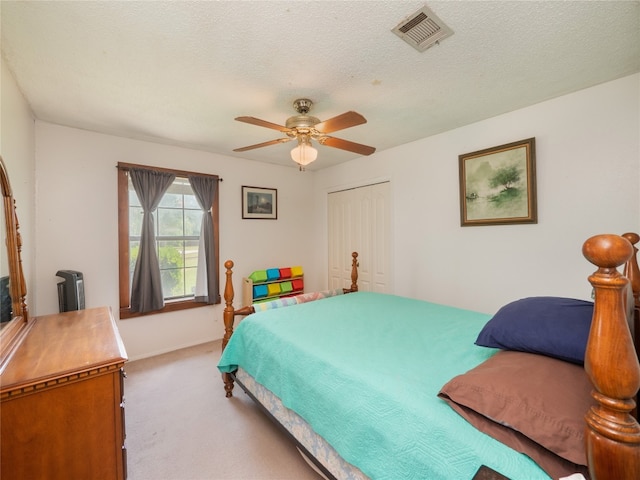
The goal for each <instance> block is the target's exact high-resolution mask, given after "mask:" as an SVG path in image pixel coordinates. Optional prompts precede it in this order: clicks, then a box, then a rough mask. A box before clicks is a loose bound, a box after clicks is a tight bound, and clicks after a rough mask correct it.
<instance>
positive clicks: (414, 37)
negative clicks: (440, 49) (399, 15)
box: [391, 6, 453, 52]
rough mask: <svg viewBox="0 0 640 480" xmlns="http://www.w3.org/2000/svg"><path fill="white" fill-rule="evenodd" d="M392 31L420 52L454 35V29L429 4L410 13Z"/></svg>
mask: <svg viewBox="0 0 640 480" xmlns="http://www.w3.org/2000/svg"><path fill="white" fill-rule="evenodd" d="M391 31H392V32H393V33H395V34H396V35H398V36H399V37H400V38H401V39H402V40H404V41H405V42H407V43H408V44H409V45H411V46H412V47H413V48H415V49H416V50H418V51H420V52H424V51H425V50H426V49H427V48H429V47H431V46H433V45H434V44H436V43H438V42H440V40H442V39H444V38H447V37H450V36H451V35H453V30H451V29H450V28H449V27H447V26H446V25H445V24H444V22H443V21H442V20H440V19H439V18H438V16H437V15H436V14H435V13H433V12H432V11H431V9H429V7H427V6H424V7H422V8H421V9H420V10H418V11H417V12H415V13H413V14H412V15H409V16H408V17H407V18H405V19H404V20H403V21H402V22H400V23H399V24H398V25H397V26H396V27H395V28H394V29H392V30H391Z"/></svg>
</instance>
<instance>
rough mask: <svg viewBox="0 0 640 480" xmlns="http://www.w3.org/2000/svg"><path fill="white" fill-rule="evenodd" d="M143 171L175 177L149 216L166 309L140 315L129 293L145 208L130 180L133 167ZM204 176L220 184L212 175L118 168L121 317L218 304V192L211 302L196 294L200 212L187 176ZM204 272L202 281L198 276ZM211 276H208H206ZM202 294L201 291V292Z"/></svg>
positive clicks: (202, 257) (213, 215)
mask: <svg viewBox="0 0 640 480" xmlns="http://www.w3.org/2000/svg"><path fill="white" fill-rule="evenodd" d="M134 168H141V169H144V170H150V171H153V172H163V173H165V174H166V173H170V174H174V175H175V178H174V179H173V181H172V182H171V183H170V184H169V185H168V188H167V189H166V191H165V192H164V194H163V195H162V198H161V199H160V202H159V204H158V207H157V209H156V210H155V211H154V212H153V218H154V222H153V233H154V235H155V241H154V244H155V252H156V254H157V262H158V267H159V271H160V279H161V284H162V297H163V299H164V306H163V307H162V308H160V309H155V310H153V311H148V312H144V313H140V312H136V311H133V310H132V308H131V290H132V284H133V283H132V282H133V275H134V269H135V267H136V261H137V259H138V254H139V251H140V240H141V231H142V226H143V225H142V224H143V213H144V212H143V208H142V205H141V203H140V200H139V198H138V194H136V191H135V189H134V186H133V182H132V180H131V174H130V171H131V169H134ZM193 176H197V177H207V178H213V179H215V180H216V182H217V180H218V177H217V176H215V175H204V174H196V173H192V172H184V171H178V170H169V169H160V168H153V167H145V166H141V165H131V164H122V163H120V164H118V204H119V205H118V216H119V227H118V229H119V261H120V276H119V278H120V318H128V317H132V316H139V315H144V314H149V313H159V312H164V311H173V310H180V309H184V308H193V307H198V306H204V305H207V304H210V303H220V295H219V289H218V284H219V282H218V279H219V267H218V261H217V258H218V247H217V246H218V195H217V189H216V190H215V196H214V201H213V204H212V205H211V210H210V214H211V219H212V224H213V245H214V256H215V262H214V268H215V272H214V282H215V294H214V301H213V302H211V301H209V302H205V301H201V300H202V298H201V297H200V296H199V295H198V292H196V284H197V283H198V282H197V277H198V265H199V264H200V268H201V269H203V268H205V267H204V265H206V264H207V262H206V261H205V254H204V252H203V251H202V247H201V245H202V243H201V239H200V234H201V227H202V218H203V214H204V212H203V209H202V208H201V207H200V205H199V203H198V200H197V198H196V194H195V192H194V188H193V187H192V186H191V182H190V180H189V177H193ZM202 271H203V270H201V272H200V277H201V278H202ZM209 278H211V277H209ZM200 293H201V292H200Z"/></svg>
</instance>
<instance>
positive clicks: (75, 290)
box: [56, 270, 84, 313]
mask: <svg viewBox="0 0 640 480" xmlns="http://www.w3.org/2000/svg"><path fill="white" fill-rule="evenodd" d="M56 275H57V276H58V277H62V278H64V281H63V282H60V283H58V305H59V307H60V313H62V312H70V311H72V310H83V309H84V280H83V279H82V273H81V272H76V271H75V270H58V271H57V272H56Z"/></svg>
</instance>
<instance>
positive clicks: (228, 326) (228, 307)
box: [222, 260, 235, 398]
mask: <svg viewBox="0 0 640 480" xmlns="http://www.w3.org/2000/svg"><path fill="white" fill-rule="evenodd" d="M224 268H225V269H226V272H225V275H226V283H225V286H224V303H225V307H224V311H223V312H222V319H223V321H224V337H222V350H223V351H224V348H225V347H226V346H227V343H229V339H230V338H231V335H233V323H234V321H235V312H234V310H233V296H234V292H233V280H232V274H233V271H232V270H231V269H232V268H233V262H232V261H231V260H227V261H226V262H224ZM222 380H223V381H224V390H225V392H226V396H227V398H228V397H231V396H233V377H232V376H231V375H230V374H228V373H223V374H222Z"/></svg>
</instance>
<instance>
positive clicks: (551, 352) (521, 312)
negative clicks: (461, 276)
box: [475, 297, 593, 364]
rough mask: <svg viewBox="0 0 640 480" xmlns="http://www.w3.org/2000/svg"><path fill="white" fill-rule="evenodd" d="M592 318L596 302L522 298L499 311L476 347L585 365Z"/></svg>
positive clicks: (552, 298)
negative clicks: (538, 355) (536, 355)
mask: <svg viewBox="0 0 640 480" xmlns="http://www.w3.org/2000/svg"><path fill="white" fill-rule="evenodd" d="M592 317H593V302H587V301H584V300H576V299H573V298H561V297H530V298H523V299H521V300H517V301H515V302H512V303H509V304H507V305H505V306H504V307H502V308H501V309H500V310H498V312H497V313H496V314H495V315H494V316H493V318H492V319H491V320H489V321H488V322H487V324H486V325H485V326H484V328H483V329H482V331H481V332H480V334H479V335H478V338H477V340H476V342H475V343H476V345H480V346H481V347H493V348H500V349H502V350H517V351H520V352H529V353H538V354H541V355H547V356H549V357H554V358H559V359H560V360H566V361H568V362H572V363H578V364H583V363H584V354H585V350H586V348H587V340H588V339H589V329H590V328H591V319H592Z"/></svg>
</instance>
